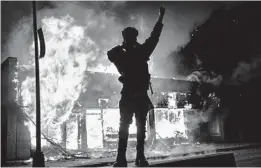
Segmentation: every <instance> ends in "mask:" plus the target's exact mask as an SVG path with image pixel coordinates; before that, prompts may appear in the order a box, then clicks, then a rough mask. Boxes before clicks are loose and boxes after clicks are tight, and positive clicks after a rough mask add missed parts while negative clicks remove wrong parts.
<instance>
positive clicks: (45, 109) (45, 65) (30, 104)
mask: <svg viewBox="0 0 261 168" xmlns="http://www.w3.org/2000/svg"><path fill="white" fill-rule="evenodd" d="M83 12H84V13H85V14H86V16H85V17H86V18H85V19H87V20H88V22H86V23H84V24H82V23H79V22H78V21H79V20H77V17H78V16H77V17H76V18H74V17H72V16H71V15H66V16H62V17H55V16H46V17H44V18H42V19H41V23H42V26H41V27H42V29H43V33H44V36H45V43H46V55H45V57H44V58H41V59H40V60H39V63H40V88H41V91H40V94H41V122H42V123H41V124H42V125H41V126H42V132H43V133H44V134H47V133H48V137H51V138H52V139H53V140H55V141H56V142H58V143H59V142H61V132H60V125H61V124H62V123H63V122H64V121H66V120H68V119H69V117H70V116H71V114H72V110H73V107H74V104H75V103H76V101H77V100H78V98H79V95H80V93H81V92H84V91H86V88H87V85H88V81H86V80H85V77H86V73H85V72H86V71H91V72H105V73H111V74H118V71H117V69H116V67H114V65H112V64H109V61H108V59H107V55H106V51H107V50H108V49H109V48H111V47H113V46H115V45H118V44H120V41H119V40H120V37H121V33H120V32H121V30H122V29H123V27H124V25H121V24H119V23H117V22H116V21H115V18H114V17H109V16H106V15H104V14H100V15H97V14H95V12H93V11H92V10H88V9H86V10H85V11H83ZM43 13H44V12H43ZM78 19H79V18H78ZM133 22H136V23H135V24H136V26H138V28H139V29H142V30H141V31H145V30H146V24H145V21H144V20H142V17H140V19H139V20H134V21H133ZM112 26H113V28H112ZM105 28H106V30H105ZM97 32H100V34H99V33H98V34H97ZM116 33H117V35H116ZM102 38H103V39H102ZM144 39H145V38H144V37H141V39H139V40H142V41H143V40H144ZM31 40H32V39H31ZM30 43H31V45H30V48H29V55H30V59H29V60H28V61H25V60H26V58H25V57H27V56H25V55H23V56H22V57H23V58H22V57H21V58H22V59H23V60H20V61H21V62H23V64H22V65H20V71H27V72H28V71H29V72H30V73H31V74H34V67H35V64H34V59H32V58H34V43H33V42H32V41H31V42H30ZM25 62H26V63H25ZM21 98H22V104H21V105H22V106H23V107H26V108H24V112H26V113H27V115H28V116H30V118H32V119H33V120H35V113H36V112H35V106H36V104H35V78H34V75H28V76H27V77H26V78H25V80H23V81H21ZM26 125H28V126H29V130H30V131H31V136H32V142H31V143H32V145H33V146H34V145H35V126H34V124H32V123H31V122H30V121H29V122H28V123H26ZM71 129H72V130H71V131H68V132H72V133H73V134H74V133H75V132H77V130H76V129H75V128H71ZM97 131H98V130H97ZM42 145H46V142H45V140H44V139H43V142H42ZM94 146H95V145H94ZM67 148H77V142H76V141H75V143H74V144H73V143H71V142H70V143H69V145H67Z"/></svg>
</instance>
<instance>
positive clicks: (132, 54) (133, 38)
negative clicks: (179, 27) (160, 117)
mask: <svg viewBox="0 0 261 168" xmlns="http://www.w3.org/2000/svg"><path fill="white" fill-rule="evenodd" d="M159 13H160V15H159V19H158V21H157V23H156V25H155V26H154V28H153V31H152V32H151V35H150V37H149V38H148V39H147V40H146V41H145V42H144V43H143V44H139V43H138V42H137V36H138V30H136V29H135V28H134V27H127V28H125V29H124V30H123V31H122V36H123V39H124V41H123V44H122V45H121V46H120V45H118V46H116V47H114V48H113V49H111V50H110V51H108V53H107V55H108V58H109V60H110V61H111V62H112V63H114V64H115V66H116V67H117V69H118V71H119V73H120V74H121V77H120V78H119V81H120V82H121V83H122V84H123V88H122V91H121V95H122V96H121V100H120V103H119V105H120V128H119V141H118V153H117V158H116V162H115V163H114V165H113V166H114V167H126V166H127V160H126V149H127V143H128V136H129V126H130V124H131V123H132V117H133V114H134V113H135V118H136V125H137V147H136V149H137V156H136V161H135V164H136V165H137V166H148V161H147V160H146V158H145V155H144V142H145V132H146V117H147V113H148V111H149V110H150V109H152V108H153V104H152V103H151V101H150V99H149V97H148V94H147V90H148V89H149V85H150V73H149V70H148V63H147V62H148V61H149V58H150V55H151V54H152V52H153V51H154V49H155V47H156V45H157V43H158V41H159V37H160V34H161V31H162V28H163V24H162V19H163V16H164V13H165V8H163V7H160V10H159Z"/></svg>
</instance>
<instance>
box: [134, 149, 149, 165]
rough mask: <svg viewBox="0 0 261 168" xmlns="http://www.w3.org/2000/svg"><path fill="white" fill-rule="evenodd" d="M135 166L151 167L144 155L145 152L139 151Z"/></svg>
mask: <svg viewBox="0 0 261 168" xmlns="http://www.w3.org/2000/svg"><path fill="white" fill-rule="evenodd" d="M135 165H136V166H138V167H149V162H148V161H147V160H146V157H145V155H144V150H143V151H142V150H140V151H138V150H137V155H136V160H135Z"/></svg>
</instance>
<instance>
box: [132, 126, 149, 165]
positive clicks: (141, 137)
mask: <svg viewBox="0 0 261 168" xmlns="http://www.w3.org/2000/svg"><path fill="white" fill-rule="evenodd" d="M144 141H145V130H144V131H143V130H139V131H138V134H137V146H136V150H137V155H136V160H135V165H136V166H138V167H148V166H149V162H148V161H147V160H146V157H145V155H144V145H145V143H144Z"/></svg>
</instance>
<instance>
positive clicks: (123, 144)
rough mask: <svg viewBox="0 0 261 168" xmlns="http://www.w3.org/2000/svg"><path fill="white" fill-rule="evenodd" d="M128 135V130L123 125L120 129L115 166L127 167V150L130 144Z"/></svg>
mask: <svg viewBox="0 0 261 168" xmlns="http://www.w3.org/2000/svg"><path fill="white" fill-rule="evenodd" d="M128 135H129V134H128V130H127V129H126V128H125V129H124V127H121V128H120V131H119V142H118V151H117V157H116V162H115V163H114V164H113V167H127V159H126V150H127V145H128Z"/></svg>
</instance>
